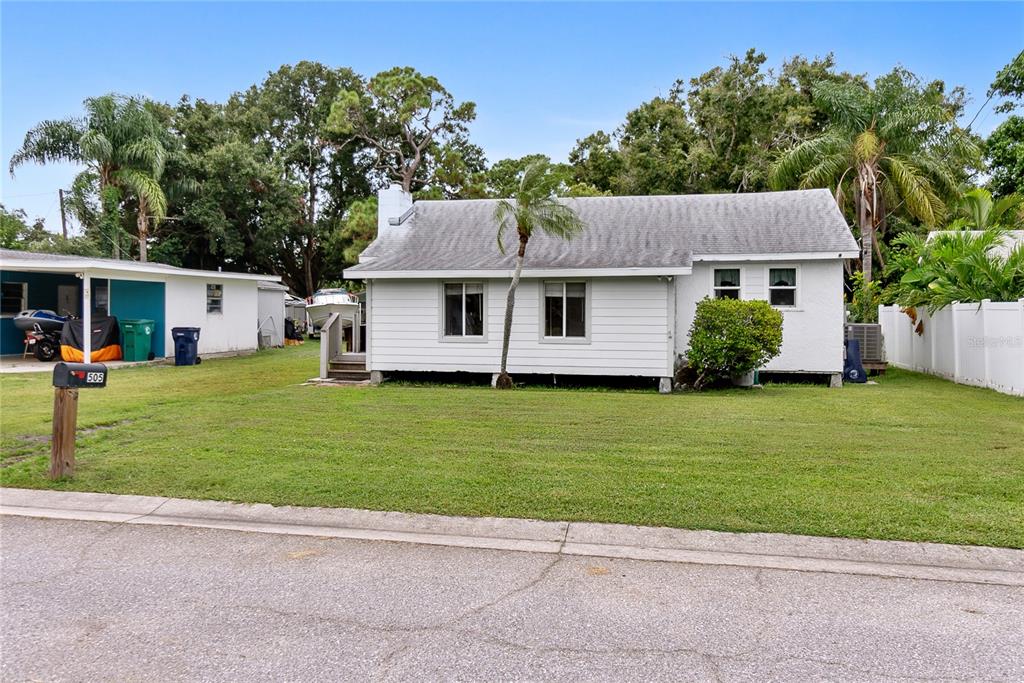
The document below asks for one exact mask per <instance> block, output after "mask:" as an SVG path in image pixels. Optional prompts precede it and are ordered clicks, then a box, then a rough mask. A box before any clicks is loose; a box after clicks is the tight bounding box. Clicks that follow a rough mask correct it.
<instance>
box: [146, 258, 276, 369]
mask: <svg viewBox="0 0 1024 683" xmlns="http://www.w3.org/2000/svg"><path fill="white" fill-rule="evenodd" d="M216 275H217V274H216V273H210V278H209V279H206V278H201V277H168V278H166V280H165V281H166V283H167V285H166V294H165V296H166V302H167V304H166V305H167V338H166V346H165V348H166V350H167V351H166V353H167V355H169V356H173V355H174V341H173V340H172V339H171V328H172V327H199V328H202V329H201V331H200V333H199V355H200V356H201V355H203V354H204V353H221V352H226V351H248V350H252V349H255V348H256V346H257V338H256V327H257V325H258V324H259V310H258V303H257V283H256V281H255V280H226V279H218V278H217V276H216ZM207 284H221V285H223V286H224V307H223V308H224V310H223V312H221V313H207V312H206V285H207Z"/></svg>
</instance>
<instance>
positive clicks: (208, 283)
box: [206, 282, 224, 315]
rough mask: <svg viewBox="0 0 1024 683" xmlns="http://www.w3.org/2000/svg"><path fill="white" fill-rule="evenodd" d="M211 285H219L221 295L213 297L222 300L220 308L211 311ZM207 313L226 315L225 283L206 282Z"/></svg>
mask: <svg viewBox="0 0 1024 683" xmlns="http://www.w3.org/2000/svg"><path fill="white" fill-rule="evenodd" d="M210 287H218V288H219V289H220V296H219V297H213V299H216V300H217V301H219V302H220V306H219V308H218V310H216V311H211V310H210V300H211V297H210ZM206 314H207V315H224V284H223V283H219V282H207V283H206Z"/></svg>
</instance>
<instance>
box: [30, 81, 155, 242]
mask: <svg viewBox="0 0 1024 683" xmlns="http://www.w3.org/2000/svg"><path fill="white" fill-rule="evenodd" d="M84 107H85V116H84V117H80V118H70V119H64V120H60V121H43V122H42V123H40V124H38V125H37V126H35V127H34V128H32V130H30V131H29V132H28V133H27V134H26V135H25V140H24V142H23V143H22V145H21V147H20V148H19V149H18V150H17V151H16V152H15V153H14V155H13V156H12V157H11V163H10V172H11V174H12V175H13V174H14V169H15V168H17V167H18V166H21V165H22V164H25V163H27V162H29V161H32V162H35V163H39V164H46V163H50V162H53V161H69V162H72V163H77V164H82V165H84V166H85V167H86V168H85V170H84V171H83V173H86V174H90V178H92V179H94V181H95V183H96V184H97V185H98V190H99V193H100V196H101V210H102V213H103V217H102V221H101V222H102V225H103V226H104V227H105V228H106V231H107V234H105V238H106V240H108V241H109V242H110V243H111V244H112V246H113V249H112V253H113V256H114V257H115V258H120V255H121V247H122V232H123V231H122V229H121V216H120V215H118V212H119V211H120V210H122V208H123V202H124V201H125V200H126V199H127V198H129V197H133V198H134V199H135V201H137V202H140V203H145V204H146V205H147V207H148V208H149V210H150V211H152V212H153V213H154V214H158V215H162V213H163V212H165V211H166V209H167V198H166V196H165V195H164V192H163V190H162V189H161V187H160V184H159V182H158V181H157V178H158V177H159V176H160V174H161V172H162V171H163V165H164V161H165V158H166V150H165V149H164V146H163V142H162V139H161V135H162V133H163V132H164V130H163V129H162V127H161V125H160V122H159V121H158V120H157V119H156V117H154V116H153V113H152V112H151V111H150V109H149V108H148V107H147V103H146V101H145V100H143V99H141V98H137V97H125V96H123V95H115V94H110V95H103V96H101V97H91V98H89V99H87V100H85V102H84ZM84 180H87V179H83V181H84ZM140 248H141V253H140V257H141V258H142V259H143V260H145V246H144V245H142V244H141V243H140Z"/></svg>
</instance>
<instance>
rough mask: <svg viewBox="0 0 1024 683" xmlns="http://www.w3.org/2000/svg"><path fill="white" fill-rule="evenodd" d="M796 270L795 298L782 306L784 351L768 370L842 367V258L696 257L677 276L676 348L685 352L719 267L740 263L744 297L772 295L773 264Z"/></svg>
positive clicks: (681, 352)
mask: <svg viewBox="0 0 1024 683" xmlns="http://www.w3.org/2000/svg"><path fill="white" fill-rule="evenodd" d="M794 267H795V268H796V269H797V301H796V306H795V307H793V308H780V309H779V310H781V311H782V317H783V322H782V352H781V353H780V354H779V355H778V356H777V357H776V358H774V359H773V360H772V361H771V362H769V363H768V365H767V367H766V368H765V370H770V371H777V372H828V373H833V372H842V369H843V323H844V321H845V315H844V310H845V307H844V303H843V262H842V261H841V260H839V259H832V260H820V261H792V262H783V261H773V262H771V263H768V262H744V263H725V262H697V263H694V264H693V273H692V274H691V275H688V276H681V277H677V278H676V283H677V284H676V286H677V287H678V290H677V292H676V340H677V342H678V346H677V352H678V353H679V354H685V353H686V349H687V346H688V344H689V333H690V325H691V324H692V323H693V315H694V313H695V311H696V308H697V302H698V301H700V300H701V299H703V298H704V297H705V296H711V288H712V278H713V276H714V269H715V268H739V269H740V271H741V272H740V287H741V297H742V298H743V299H767V298H768V287H767V282H768V269H769V268H794Z"/></svg>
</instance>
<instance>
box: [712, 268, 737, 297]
mask: <svg viewBox="0 0 1024 683" xmlns="http://www.w3.org/2000/svg"><path fill="white" fill-rule="evenodd" d="M739 286H740V269H739V268H716V269H715V287H739ZM732 298H736V297H732Z"/></svg>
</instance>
